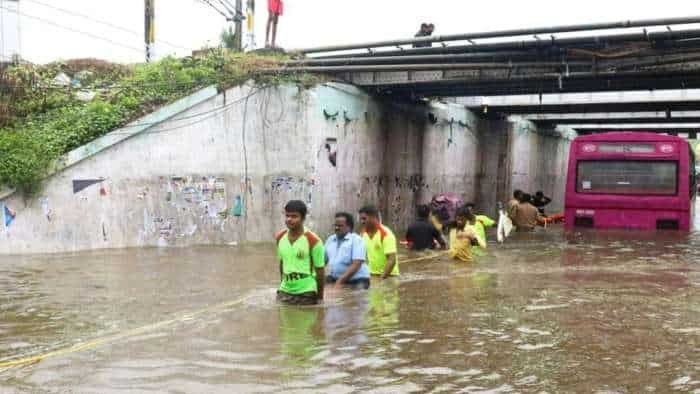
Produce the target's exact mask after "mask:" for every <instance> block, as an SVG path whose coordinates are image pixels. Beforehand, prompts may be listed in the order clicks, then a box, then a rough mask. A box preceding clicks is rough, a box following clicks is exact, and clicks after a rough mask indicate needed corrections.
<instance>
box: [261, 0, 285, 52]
mask: <svg viewBox="0 0 700 394" xmlns="http://www.w3.org/2000/svg"><path fill="white" fill-rule="evenodd" d="M267 12H268V17H267V29H266V32H265V48H275V45H276V43H277V24H278V23H279V18H280V16H282V14H283V13H284V3H282V0H267ZM270 36H272V41H270Z"/></svg>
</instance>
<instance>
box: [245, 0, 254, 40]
mask: <svg viewBox="0 0 700 394" xmlns="http://www.w3.org/2000/svg"><path fill="white" fill-rule="evenodd" d="M246 18H247V22H248V23H247V32H246V43H245V48H246V49H247V50H249V51H252V50H253V49H255V0H248V2H247V5H246Z"/></svg>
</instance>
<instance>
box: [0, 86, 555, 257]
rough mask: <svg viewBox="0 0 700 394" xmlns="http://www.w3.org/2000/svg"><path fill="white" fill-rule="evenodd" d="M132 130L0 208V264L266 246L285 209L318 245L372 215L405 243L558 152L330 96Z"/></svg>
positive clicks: (364, 98)
mask: <svg viewBox="0 0 700 394" xmlns="http://www.w3.org/2000/svg"><path fill="white" fill-rule="evenodd" d="M195 96H196V97H198V98H197V99H196V100H195V99H194V98H193V97H195ZM430 114H432V115H430ZM429 115H430V116H429ZM148 119H151V120H153V121H150V122H149V121H147V120H148ZM139 122H141V123H140V128H139V127H138V126H139V124H138V123H139ZM136 123H137V125H131V126H130V127H127V128H124V129H122V130H117V131H115V132H113V133H111V134H110V135H107V136H105V137H103V138H102V139H100V140H98V141H95V142H94V143H91V144H89V145H87V146H85V147H81V148H79V149H77V150H76V151H74V152H72V153H71V154H69V155H67V161H66V164H64V166H67V167H66V168H61V169H60V171H58V172H57V173H56V174H54V175H52V176H51V177H50V178H48V179H47V181H46V182H45V185H44V189H43V192H42V194H41V195H39V196H38V197H37V198H33V199H27V200H25V199H24V198H23V197H22V196H19V195H16V194H13V195H10V196H9V197H5V198H1V197H0V203H1V204H4V205H5V206H7V207H8V208H9V209H10V210H12V211H13V213H14V214H15V216H14V221H12V222H11V223H10V224H9V225H8V226H2V225H1V224H0V253H1V254H17V253H41V252H59V251H76V250H86V249H100V248H118V247H141V246H187V245H193V244H229V243H240V242H257V241H269V240H270V239H271V236H272V234H274V232H275V231H277V230H279V229H280V228H282V227H283V225H284V224H283V215H282V207H283V206H284V204H285V203H286V202H287V201H288V200H290V199H301V200H304V201H305V202H306V203H307V204H308V205H309V206H310V209H311V214H310V217H309V221H308V226H309V227H311V228H313V229H314V230H315V231H316V232H318V233H319V234H321V235H323V236H325V235H327V234H329V233H330V232H331V222H332V215H333V213H334V212H336V211H339V210H347V211H349V212H352V213H354V212H357V209H358V208H359V207H360V206H361V205H364V204H368V203H371V204H376V205H378V206H379V208H380V209H381V211H382V214H383V217H384V220H385V222H386V223H387V224H388V225H389V226H391V227H392V228H394V229H395V230H397V232H398V233H401V232H402V230H403V229H404V228H405V227H406V226H407V225H408V222H409V221H411V220H412V218H413V216H414V207H415V205H416V204H417V203H425V202H428V201H429V200H430V198H431V197H432V196H433V195H434V194H436V193H440V192H445V191H452V192H456V193H458V194H459V195H460V196H461V197H462V198H463V199H464V200H468V201H475V200H476V201H480V200H484V201H485V200H488V201H489V204H490V201H495V199H494V198H493V195H494V193H496V194H498V193H501V194H503V193H504V192H505V190H506V189H507V188H508V187H507V186H506V183H508V179H509V177H508V174H507V172H508V168H509V165H504V163H503V162H502V161H503V160H502V157H503V156H504V152H506V151H507V150H508V149H510V148H512V149H513V151H512V152H513V154H517V155H525V156H532V155H536V156H534V157H531V158H530V159H529V161H527V162H526V163H527V164H525V163H522V162H521V161H518V160H512V161H513V162H516V161H517V162H518V163H519V165H518V166H517V171H518V173H517V176H516V177H515V178H514V182H513V183H514V184H518V185H520V184H523V185H535V184H538V182H544V180H545V178H546V177H547V176H546V175H543V174H544V172H546V168H545V167H546V166H544V165H538V164H536V163H538V162H539V160H540V158H539V157H537V156H538V155H539V154H541V153H542V152H544V151H547V152H550V153H551V152H553V151H552V149H555V150H556V149H559V148H558V145H557V144H558V143H557V142H556V141H555V139H554V138H552V140H553V142H548V140H541V141H540V137H539V136H537V135H535V136H530V135H523V136H521V135H520V134H518V133H515V134H517V138H515V140H514V143H515V144H514V145H513V144H511V143H510V142H509V140H508V138H507V137H508V136H509V135H510V134H508V132H507V131H504V130H507V129H508V127H509V126H508V123H507V122H496V123H494V124H489V125H487V126H488V127H484V125H483V123H482V122H479V121H477V119H476V118H475V116H474V115H473V114H472V113H470V112H469V111H467V110H466V109H464V108H463V107H460V106H458V105H455V104H440V103H436V104H430V105H429V104H400V103H392V102H386V101H381V100H378V99H375V98H372V97H369V96H368V95H366V94H365V93H363V92H362V91H360V90H358V89H356V88H354V87H352V86H348V85H338V84H328V85H324V86H319V87H316V88H314V89H311V90H303V89H299V88H297V87H296V86H291V85H289V86H280V87H275V88H267V89H262V90H258V88H255V87H253V86H243V87H239V88H234V89H230V90H228V91H226V92H225V93H222V94H216V92H209V93H207V92H204V91H203V92H200V93H199V96H197V95H193V96H192V97H191V98H189V99H188V100H186V101H183V102H180V103H176V104H173V105H172V106H169V107H166V108H164V109H162V110H161V111H159V112H158V113H156V114H152V115H151V116H150V118H146V121H144V120H140V121H137V122H136ZM133 130H138V132H134V131H133ZM540 143H543V144H545V145H546V146H549V145H552V147H550V148H547V147H544V148H543V147H539V146H538V144H540ZM326 144H329V145H330V146H331V149H332V150H333V151H337V153H336V165H335V166H334V165H333V164H332V163H331V161H330V160H329V153H328V150H327V149H326ZM556 152H557V153H556V154H561V152H562V151H561V150H556ZM506 156H507V155H506ZM532 163H535V164H532ZM553 171H558V170H553ZM499 177H500V178H499ZM498 179H501V180H503V181H502V182H500V183H499V181H498ZM91 180H92V181H94V184H92V185H90V186H87V187H85V188H84V189H82V190H78V189H80V186H81V185H86V184H89V183H90V182H89V181H91ZM561 185H563V182H562V183H561ZM76 186H77V187H76ZM523 187H525V186H523ZM548 187H554V185H549V186H548ZM562 187H563V186H562ZM535 188H536V187H535V186H532V190H534V189H535ZM545 190H546V191H547V192H549V190H548V189H545ZM508 192H509V190H508ZM487 205H488V204H486V205H484V206H487Z"/></svg>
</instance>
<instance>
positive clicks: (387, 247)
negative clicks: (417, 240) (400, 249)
mask: <svg viewBox="0 0 700 394" xmlns="http://www.w3.org/2000/svg"><path fill="white" fill-rule="evenodd" d="M360 222H361V223H362V227H363V231H362V240H363V241H365V245H366V246H367V262H368V263H369V273H370V274H371V275H372V276H374V277H380V278H381V279H386V278H388V277H390V276H398V275H399V256H398V254H397V246H396V236H395V235H394V233H393V232H392V231H391V229H390V228H389V227H387V226H385V225H383V224H381V223H380V221H379V210H377V208H376V207H373V206H371V205H368V206H366V207H363V208H362V209H360Z"/></svg>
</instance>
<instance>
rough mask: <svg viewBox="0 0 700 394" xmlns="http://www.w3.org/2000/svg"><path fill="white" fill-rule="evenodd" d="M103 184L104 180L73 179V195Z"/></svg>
mask: <svg viewBox="0 0 700 394" xmlns="http://www.w3.org/2000/svg"><path fill="white" fill-rule="evenodd" d="M102 182H104V179H73V194H75V193H78V192H80V191H82V190H85V189H86V188H88V187H90V186H92V185H96V184H98V183H102Z"/></svg>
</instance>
